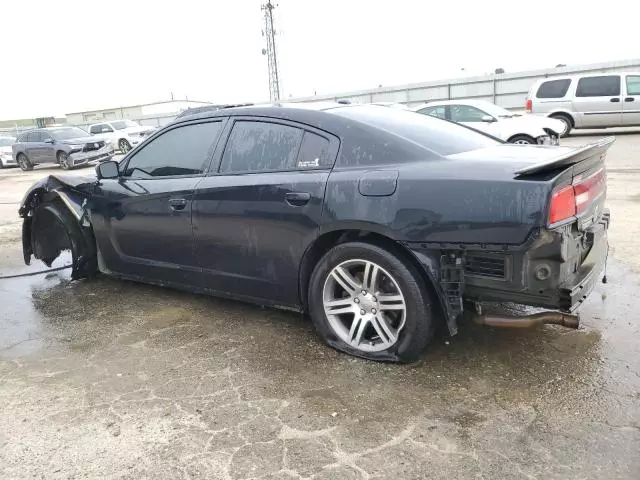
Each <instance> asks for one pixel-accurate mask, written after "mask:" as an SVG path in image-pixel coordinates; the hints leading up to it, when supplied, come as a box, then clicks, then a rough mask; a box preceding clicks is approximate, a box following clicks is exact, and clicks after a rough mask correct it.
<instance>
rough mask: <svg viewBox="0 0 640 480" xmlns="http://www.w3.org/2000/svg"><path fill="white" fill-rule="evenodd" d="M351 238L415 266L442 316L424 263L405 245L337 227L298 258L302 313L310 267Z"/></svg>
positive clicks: (319, 238)
mask: <svg viewBox="0 0 640 480" xmlns="http://www.w3.org/2000/svg"><path fill="white" fill-rule="evenodd" d="M353 241H358V242H366V243H371V244H373V245H377V246H379V247H382V248H384V249H386V250H388V251H390V252H392V253H393V254H394V255H396V256H397V257H398V258H400V259H402V260H404V261H405V262H407V263H408V264H410V265H412V266H413V267H414V268H415V269H416V271H417V272H419V274H420V276H421V278H422V280H423V281H424V285H425V286H426V288H427V289H428V290H429V293H430V294H431V296H432V298H433V300H434V303H435V304H437V305H435V306H434V308H435V309H436V312H437V313H438V314H440V316H441V318H443V319H444V318H445V315H444V310H443V308H442V304H441V302H440V301H439V300H440V295H438V294H437V292H436V286H435V285H434V284H433V281H432V280H431V279H430V278H429V276H428V274H427V272H426V270H425V268H424V266H423V265H422V264H421V263H420V261H419V260H418V259H417V258H416V257H415V256H414V255H413V254H412V253H411V252H410V251H409V250H407V248H406V247H404V246H403V245H401V244H400V243H398V242H396V241H395V240H393V239H391V238H389V237H386V236H384V235H381V234H379V233H375V232H368V231H362V230H338V231H334V232H328V233H325V234H324V235H321V236H320V237H318V238H317V239H316V241H315V242H314V243H313V244H312V245H311V246H310V247H309V248H308V249H307V251H306V252H305V255H304V257H303V258H302V264H301V266H300V276H299V289H300V292H299V294H300V299H301V301H302V306H303V309H304V311H305V312H306V311H307V309H308V304H309V302H308V300H309V299H308V290H309V280H310V279H311V274H312V273H313V269H314V268H315V266H316V264H317V263H318V262H319V261H320V259H321V258H322V257H323V256H324V254H326V253H327V252H328V251H329V250H331V249H332V248H333V247H335V246H336V245H339V244H341V243H346V242H353Z"/></svg>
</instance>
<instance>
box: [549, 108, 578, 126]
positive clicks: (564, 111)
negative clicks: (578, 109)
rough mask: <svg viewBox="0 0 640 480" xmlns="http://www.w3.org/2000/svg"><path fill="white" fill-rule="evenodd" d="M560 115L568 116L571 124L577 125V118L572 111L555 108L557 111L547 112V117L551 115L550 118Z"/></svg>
mask: <svg viewBox="0 0 640 480" xmlns="http://www.w3.org/2000/svg"><path fill="white" fill-rule="evenodd" d="M559 116H563V117H567V118H568V119H569V121H570V122H571V126H572V127H573V128H575V127H576V119H575V118H574V116H573V115H572V114H571V112H568V111H566V110H555V111H553V112H551V113H549V114H547V117H549V118H554V117H559Z"/></svg>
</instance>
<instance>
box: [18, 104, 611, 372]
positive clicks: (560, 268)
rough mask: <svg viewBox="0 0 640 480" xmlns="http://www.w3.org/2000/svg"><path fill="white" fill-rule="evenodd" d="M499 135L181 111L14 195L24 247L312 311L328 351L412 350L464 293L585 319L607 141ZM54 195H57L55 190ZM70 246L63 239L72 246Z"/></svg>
mask: <svg viewBox="0 0 640 480" xmlns="http://www.w3.org/2000/svg"><path fill="white" fill-rule="evenodd" d="M612 141H613V140H612V139H605V140H602V141H599V142H597V143H595V144H593V145H588V146H585V147H582V148H568V147H541V146H520V145H517V146H516V145H510V144H507V143H504V142H502V141H499V140H496V139H494V138H492V137H490V136H487V135H484V134H482V133H480V132H477V131H475V130H473V129H470V128H466V127H463V126H460V125H457V124H455V123H452V122H448V121H444V120H440V119H437V118H432V117H430V116H428V115H417V114H415V113H413V112H410V111H404V110H399V109H394V108H387V107H381V106H373V105H339V104H335V103H333V104H329V105H326V104H325V105H323V106H318V105H303V104H298V105H295V106H291V107H289V106H286V105H282V106H272V107H243V108H237V109H227V110H219V111H217V112H210V113H208V114H201V115H200V116H199V117H198V118H197V121H194V118H193V117H187V118H185V119H183V120H178V121H175V122H173V123H172V124H170V125H168V126H166V127H164V128H163V129H161V130H160V131H158V132H156V133H155V134H154V135H153V136H152V137H151V138H150V139H149V140H148V141H147V142H145V144H144V145H142V146H140V147H138V148H137V149H134V150H132V151H131V152H130V153H129V154H128V155H127V156H126V157H125V158H124V159H122V161H121V162H120V163H116V162H104V163H102V164H100V165H98V167H97V169H96V170H97V180H96V177H91V176H87V177H84V178H83V177H80V176H65V175H55V176H50V177H48V178H45V179H43V180H41V181H39V182H37V183H36V184H35V185H33V186H32V187H31V189H30V190H29V191H28V193H27V195H26V197H25V199H24V201H23V202H22V204H21V205H20V209H19V214H20V216H21V217H22V218H23V219H24V225H23V246H24V258H25V259H26V260H27V261H29V259H30V258H31V257H32V256H34V257H35V258H38V259H41V260H43V261H44V262H45V263H46V264H47V265H51V262H52V261H53V260H54V259H55V258H56V257H57V256H58V255H59V254H60V252H61V250H63V249H69V250H71V252H72V258H73V268H72V272H71V275H72V277H73V278H80V277H87V276H91V275H93V274H94V273H95V272H96V271H98V270H99V271H100V272H103V273H106V274H109V275H113V276H116V277H121V278H128V279H132V280H136V281H141V282H149V283H155V284H158V285H164V286H173V287H176V288H181V289H185V290H189V291H193V292H201V293H208V294H213V295H220V296H225V297H231V298H237V299H242V300H248V301H252V302H256V303H259V304H263V305H272V306H277V307H283V308H293V309H298V310H301V311H306V312H308V313H309V314H310V315H311V318H312V320H313V322H314V324H315V326H316V329H317V330H318V332H319V334H320V335H321V336H322V338H323V339H324V340H325V341H326V342H327V343H328V344H329V345H331V346H333V347H335V348H336V349H338V350H341V351H344V352H347V353H350V354H353V355H358V356H361V357H365V358H369V359H372V360H383V361H412V360H415V359H416V358H417V357H418V355H419V354H420V352H421V351H422V350H423V348H424V347H425V345H426V344H427V342H428V341H429V339H430V338H431V336H432V334H433V331H434V327H435V324H436V322H439V321H443V322H444V323H445V324H446V325H447V327H448V329H449V332H450V333H451V334H455V333H456V331H457V323H456V322H457V319H458V318H459V317H460V315H461V314H462V312H463V305H465V304H464V303H463V300H468V301H472V302H475V301H481V300H491V301H509V302H516V303H521V304H526V305H534V306H537V307H545V308H553V309H559V310H561V311H562V312H565V313H558V312H550V313H543V314H537V316H534V317H528V318H524V319H522V318H510V317H504V316H489V315H485V316H478V317H477V320H478V321H479V322H481V323H486V324H492V325H494V324H499V323H501V324H505V323H506V324H509V325H512V326H513V325H514V324H515V325H519V324H521V323H522V322H524V323H528V324H530V323H551V322H553V323H559V324H563V325H566V326H574V327H575V326H576V325H577V318H576V317H575V316H572V315H570V314H568V313H566V312H571V311H573V310H575V309H576V308H577V307H579V306H580V304H581V303H582V302H583V300H584V299H585V298H586V297H587V295H588V294H589V292H590V291H591V290H592V288H593V286H594V284H595V283H596V282H597V281H598V280H599V279H600V276H601V273H602V271H603V268H604V265H605V259H606V256H607V227H608V221H609V213H608V211H607V210H606V209H605V206H604V203H605V192H606V188H605V176H606V173H605V163H604V157H605V152H606V150H607V149H608V147H609V145H610V144H611V142H612ZM61 200H62V201H61ZM69 239H71V240H69Z"/></svg>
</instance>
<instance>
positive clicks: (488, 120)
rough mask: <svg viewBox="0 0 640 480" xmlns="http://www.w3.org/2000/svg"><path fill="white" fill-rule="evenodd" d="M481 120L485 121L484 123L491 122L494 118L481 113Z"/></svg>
mask: <svg viewBox="0 0 640 480" xmlns="http://www.w3.org/2000/svg"><path fill="white" fill-rule="evenodd" d="M482 121H483V122H486V123H492V122H495V121H496V119H495V118H493V117H492V116H491V115H483V116H482Z"/></svg>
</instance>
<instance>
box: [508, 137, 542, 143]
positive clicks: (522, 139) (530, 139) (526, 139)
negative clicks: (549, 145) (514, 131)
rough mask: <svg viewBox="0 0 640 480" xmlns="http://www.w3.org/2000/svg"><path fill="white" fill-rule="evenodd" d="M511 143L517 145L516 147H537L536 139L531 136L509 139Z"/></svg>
mask: <svg viewBox="0 0 640 480" xmlns="http://www.w3.org/2000/svg"><path fill="white" fill-rule="evenodd" d="M509 143H515V144H516V145H536V144H537V143H538V142H536V139H535V138H533V137H530V136H529V135H516V136H515V137H511V138H510V139H509Z"/></svg>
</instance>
